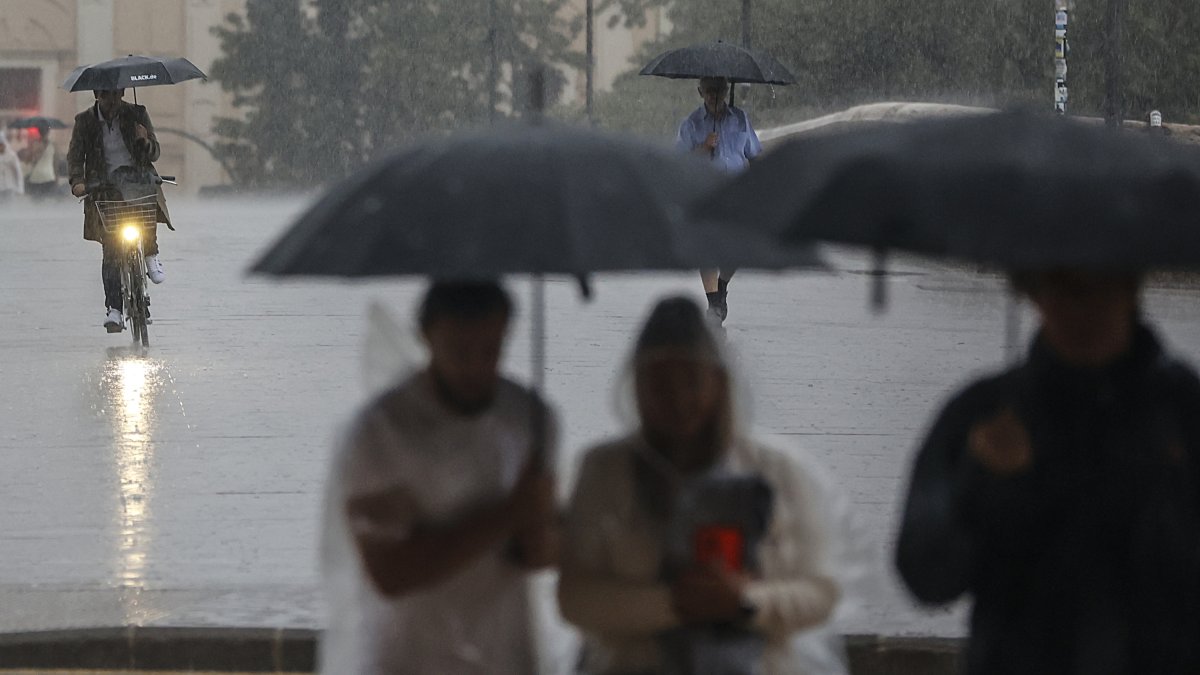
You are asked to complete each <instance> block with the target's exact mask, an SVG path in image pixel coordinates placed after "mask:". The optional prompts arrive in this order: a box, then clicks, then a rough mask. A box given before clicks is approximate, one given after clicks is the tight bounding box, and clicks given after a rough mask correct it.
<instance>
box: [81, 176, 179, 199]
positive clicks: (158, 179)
mask: <svg viewBox="0 0 1200 675" xmlns="http://www.w3.org/2000/svg"><path fill="white" fill-rule="evenodd" d="M153 183H154V184H155V185H162V184H163V183H166V184H167V185H179V183H178V182H177V181H176V179H175V176H160V175H158V174H155V175H154V180H153ZM85 187H86V188H87V192H85V193H83V196H81V197H80V198H79V201H80V202H82V201H83V200H85V199H87V198H88V197H90V196H92V193H93V192H95V191H96V190H98V189H100V188H111V187H114V185H113V183H111V182H108V183H88V184H87V185H86V186H85Z"/></svg>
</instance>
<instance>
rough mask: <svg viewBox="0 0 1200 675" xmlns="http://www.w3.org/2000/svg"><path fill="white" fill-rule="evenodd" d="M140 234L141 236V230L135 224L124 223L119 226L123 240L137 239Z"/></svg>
mask: <svg viewBox="0 0 1200 675" xmlns="http://www.w3.org/2000/svg"><path fill="white" fill-rule="evenodd" d="M140 236H142V231H141V229H140V228H139V227H138V226H137V225H125V226H124V227H122V228H121V237H122V238H124V239H125V241H137V240H138V237H140Z"/></svg>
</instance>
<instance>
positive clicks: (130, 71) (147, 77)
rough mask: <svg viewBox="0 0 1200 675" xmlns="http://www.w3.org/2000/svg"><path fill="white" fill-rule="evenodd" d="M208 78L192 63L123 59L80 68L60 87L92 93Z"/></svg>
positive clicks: (176, 60) (170, 60) (147, 57)
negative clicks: (102, 90)
mask: <svg viewBox="0 0 1200 675" xmlns="http://www.w3.org/2000/svg"><path fill="white" fill-rule="evenodd" d="M197 78H198V79H205V80H206V79H208V76H207V75H205V74H204V73H203V72H201V71H200V69H199V68H197V67H196V66H195V65H193V64H192V62H191V61H188V60H187V59H183V58H174V59H167V58H160V57H157V56H134V55H132V54H131V55H129V56H122V57H121V58H119V59H113V60H111V61H105V62H103V63H97V64H94V65H90V66H79V67H78V68H76V69H75V70H72V71H71V74H70V75H67V79H66V80H65V81H64V82H63V85H62V88H63V89H66V90H67V91H94V90H101V89H125V88H128V87H152V86H156V85H163V84H178V83H180V82H186V81H187V80H194V79H197Z"/></svg>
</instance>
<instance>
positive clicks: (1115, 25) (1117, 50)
mask: <svg viewBox="0 0 1200 675" xmlns="http://www.w3.org/2000/svg"><path fill="white" fill-rule="evenodd" d="M1125 3H1126V0H1108V8H1107V11H1106V12H1105V13H1104V120H1105V122H1106V123H1107V124H1108V126H1110V127H1119V126H1121V117H1122V115H1123V113H1124V110H1122V108H1123V107H1124V106H1123V105H1122V104H1121V103H1122V101H1121V31H1122V24H1124V23H1125Z"/></svg>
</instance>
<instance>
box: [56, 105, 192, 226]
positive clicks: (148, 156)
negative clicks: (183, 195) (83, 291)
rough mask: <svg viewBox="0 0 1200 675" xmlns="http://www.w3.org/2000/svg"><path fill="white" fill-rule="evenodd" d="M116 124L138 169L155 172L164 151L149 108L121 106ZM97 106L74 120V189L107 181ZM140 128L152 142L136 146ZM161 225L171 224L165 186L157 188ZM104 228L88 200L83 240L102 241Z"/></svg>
mask: <svg viewBox="0 0 1200 675" xmlns="http://www.w3.org/2000/svg"><path fill="white" fill-rule="evenodd" d="M117 123H118V124H119V125H120V128H121V137H122V138H124V139H125V147H126V148H128V149H129V155H130V157H132V158H133V161H134V163H136V164H137V168H139V169H149V170H151V171H153V170H154V164H153V162H155V161H157V160H158V157H159V154H160V152H161V149H160V147H159V145H158V137H157V136H155V135H154V125H152V124H151V123H150V115H149V114H148V113H147V112H146V107H145V106H141V105H134V104H132V103H125V102H124V101H122V102H121V105H120V108H119V109H118V111H117ZM101 124H102V122H101V121H100V118H99V116H98V115H97V114H96V106H95V105H93V106H92V107H90V108H88V109H87V110H84V111H83V112H81V113H79V114H78V115H76V116H75V128H74V129H73V130H72V131H71V146H70V148H69V149H68V150H67V175H68V180H69V182H70V184H71V186H72V187H74V186H75V185H76V184H78V183H83V184H85V185H95V184H98V183H104V182H106V181H107V179H108V167H107V165H106V164H105V162H104V135H103V133H102V129H101V127H100V125H101ZM138 124H141V125H142V126H144V127H146V131H148V132H149V136H150V139H149V142H144V143H137V142H135V140H136V139H137V133H136V129H137V125H138ZM158 222H160V223H167V224H168V226H169V225H170V223H171V217H170V214H169V213H168V212H167V200H166V197H165V196H164V195H163V191H162V186H159V188H158ZM103 234H104V227H103V225H101V223H100V217H99V214H98V213H97V212H96V207H95V205H94V203H93V202H92V199H91V198H90V197H89V198H87V199H85V200H84V202H83V238H84V239H87V240H90V241H100V240H101V238H102V236H103Z"/></svg>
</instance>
